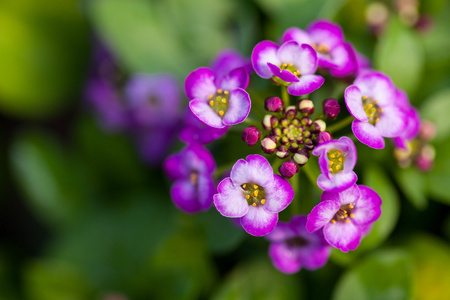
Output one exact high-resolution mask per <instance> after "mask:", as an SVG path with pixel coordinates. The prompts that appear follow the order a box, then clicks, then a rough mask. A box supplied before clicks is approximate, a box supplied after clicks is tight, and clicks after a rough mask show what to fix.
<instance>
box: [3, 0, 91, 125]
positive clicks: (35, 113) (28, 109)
mask: <svg viewBox="0 0 450 300" xmlns="http://www.w3.org/2000/svg"><path fill="white" fill-rule="evenodd" d="M76 2H77V1H75V0H69V1H64V2H61V1H58V0H43V1H39V2H37V1H34V0H23V1H15V0H5V1H1V2H0V32H1V34H0V36H1V37H2V38H1V39H0V65H1V66H2V72H0V109H1V110H3V111H4V112H6V113H8V114H12V115H14V116H20V117H34V118H36V117H45V116H48V115H50V114H52V113H55V112H56V111H58V110H60V109H61V108H62V107H64V106H65V105H66V104H67V103H68V101H69V100H73V99H74V98H73V97H74V95H77V94H79V91H80V88H81V86H82V84H83V80H84V72H85V69H86V63H85V62H86V61H87V55H88V47H87V26H86V24H85V21H84V20H83V19H82V18H81V15H80V14H79V12H78V11H77V9H76Z"/></svg>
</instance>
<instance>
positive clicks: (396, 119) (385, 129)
mask: <svg viewBox="0 0 450 300" xmlns="http://www.w3.org/2000/svg"><path fill="white" fill-rule="evenodd" d="M405 127H406V116H405V114H404V113H403V111H402V110H401V109H400V108H398V107H396V106H386V107H383V112H382V113H381V116H380V118H379V121H378V123H376V124H375V128H376V129H377V130H378V132H379V133H380V135H381V136H384V137H389V138H393V137H397V136H399V135H401V134H402V133H403V131H404V129H405Z"/></svg>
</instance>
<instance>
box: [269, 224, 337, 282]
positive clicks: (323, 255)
mask: <svg viewBox="0 0 450 300" xmlns="http://www.w3.org/2000/svg"><path fill="white" fill-rule="evenodd" d="M305 225H306V216H293V217H292V219H291V221H290V222H288V223H286V222H279V223H278V224H277V226H276V227H275V229H274V230H273V231H272V232H271V233H269V234H268V235H267V236H266V239H268V240H269V241H270V242H271V243H270V246H269V256H270V258H271V260H272V263H273V265H274V266H275V268H277V269H278V270H280V271H281V272H283V273H287V274H292V273H296V272H298V271H299V270H300V269H301V268H305V269H308V270H316V269H318V268H321V267H323V266H324V265H325V264H326V263H327V261H328V257H329V256H330V252H331V251H330V250H331V247H330V245H329V244H328V242H327V241H326V240H325V239H324V237H323V232H322V231H316V232H313V233H309V232H308V231H307V230H306V228H305Z"/></svg>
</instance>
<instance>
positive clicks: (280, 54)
mask: <svg viewBox="0 0 450 300" xmlns="http://www.w3.org/2000/svg"><path fill="white" fill-rule="evenodd" d="M252 64H253V68H254V69H255V72H256V74H258V75H259V76H260V77H262V78H266V79H269V78H271V79H272V80H273V81H274V82H275V83H278V84H281V85H284V86H287V90H288V92H289V94H291V95H293V96H301V95H306V94H309V93H311V92H313V91H315V90H317V89H318V88H320V87H321V86H322V84H323V83H324V79H323V77H322V76H319V75H314V73H315V72H316V70H317V66H318V64H317V54H316V51H315V50H314V49H313V48H312V47H311V46H310V45H307V44H302V45H299V44H298V43H297V42H295V41H288V42H286V43H283V44H282V45H281V46H279V45H277V44H276V43H274V42H272V41H262V42H260V43H258V44H257V45H256V46H255V48H253V52H252Z"/></svg>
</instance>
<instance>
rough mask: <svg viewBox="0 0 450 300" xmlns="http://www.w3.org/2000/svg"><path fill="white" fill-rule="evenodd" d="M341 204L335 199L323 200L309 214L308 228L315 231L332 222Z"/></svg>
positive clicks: (309, 230)
mask: <svg viewBox="0 0 450 300" xmlns="http://www.w3.org/2000/svg"><path fill="white" fill-rule="evenodd" d="M339 208H340V206H339V204H338V203H337V202H335V201H323V202H320V203H319V204H317V205H316V206H315V207H314V208H313V209H312V211H311V213H310V214H309V215H308V221H307V222H306V230H308V232H314V231H316V230H319V229H320V228H322V227H323V226H325V225H326V224H328V223H330V221H331V219H333V217H334V215H335V214H336V212H337V211H338V210H339Z"/></svg>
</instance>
